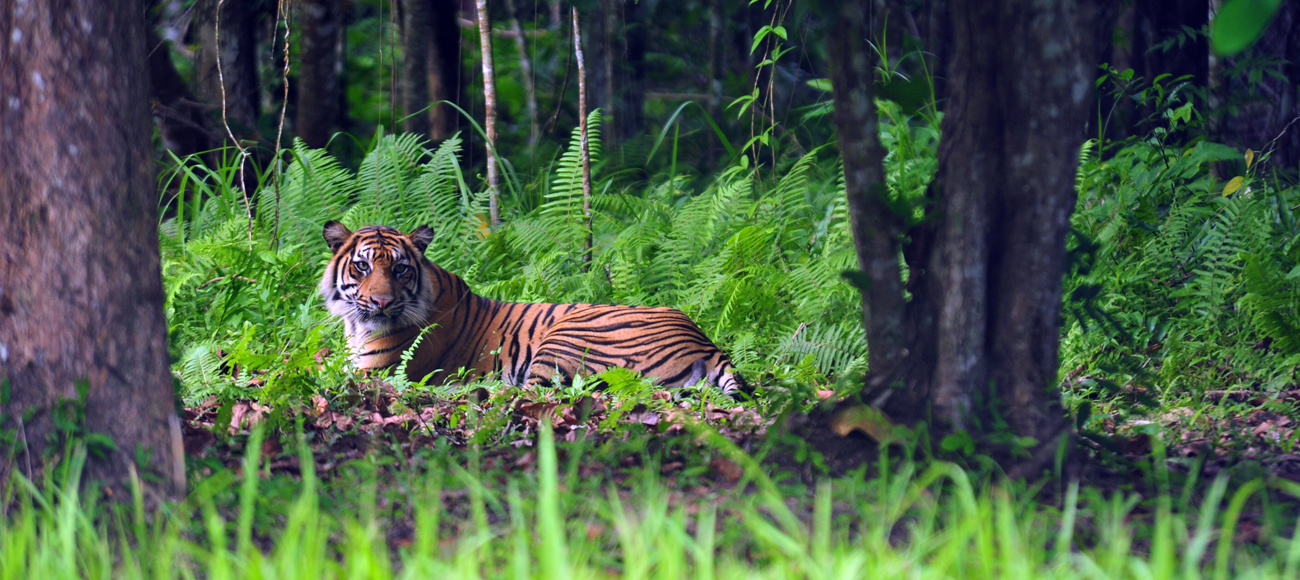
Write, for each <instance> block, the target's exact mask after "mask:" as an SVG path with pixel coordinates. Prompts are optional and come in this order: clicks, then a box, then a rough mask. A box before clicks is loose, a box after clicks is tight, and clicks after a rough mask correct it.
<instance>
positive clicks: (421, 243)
mask: <svg viewBox="0 0 1300 580" xmlns="http://www.w3.org/2000/svg"><path fill="white" fill-rule="evenodd" d="M406 238H407V239H409V240H411V243H412V244H415V249H416V250H419V252H420V254H421V255H423V254H424V250H425V248H428V247H429V244H430V243H432V242H433V229H431V228H430V227H429V226H420V227H418V228H415V231H413V232H411V233H409V234H407V235H406Z"/></svg>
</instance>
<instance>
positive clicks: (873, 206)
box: [827, 1, 907, 386]
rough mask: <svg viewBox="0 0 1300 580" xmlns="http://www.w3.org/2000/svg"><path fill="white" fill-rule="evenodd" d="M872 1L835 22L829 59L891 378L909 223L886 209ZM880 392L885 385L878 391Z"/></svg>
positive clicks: (899, 351) (875, 332)
mask: <svg viewBox="0 0 1300 580" xmlns="http://www.w3.org/2000/svg"><path fill="white" fill-rule="evenodd" d="M868 15H869V8H868V4H867V2H866V1H858V2H854V1H846V2H842V3H841V4H840V5H839V7H838V11H837V12H836V13H834V14H832V16H831V20H832V22H833V23H834V24H832V28H831V32H830V35H829V36H828V37H827V54H828V57H829V59H830V65H831V67H830V69H831V87H832V91H833V98H834V102H835V126H836V129H837V133H838V137H839V149H840V157H841V159H842V160H843V164H844V186H845V193H846V196H847V201H848V207H849V221H850V226H851V227H852V228H853V232H854V236H853V243H854V249H855V250H856V252H857V256H858V268H859V269H860V270H861V271H862V272H863V273H865V274H866V275H867V276H868V277H869V279H870V280H871V285H870V286H869V287H868V288H866V289H865V290H864V292H863V293H862V321H863V325H864V326H865V328H866V330H867V344H868V345H869V346H870V349H869V351H868V352H869V354H868V357H869V360H868V367H869V368H870V369H871V372H872V378H873V379H876V380H879V379H881V378H882V377H891V376H892V375H893V371H894V369H895V367H896V366H897V365H898V364H899V362H901V361H902V359H903V357H904V356H905V353H906V352H907V351H906V346H907V344H906V340H905V339H906V336H905V334H904V326H903V315H904V312H905V310H906V303H905V302H904V300H903V282H902V278H901V276H902V274H901V270H900V267H899V263H898V254H899V250H900V244H901V243H902V241H903V238H902V234H903V231H904V223H903V219H902V217H901V216H899V215H898V214H897V213H895V212H894V211H893V210H892V209H891V208H890V207H889V204H888V203H887V199H886V196H887V195H888V192H887V191H886V189H885V183H884V169H883V162H884V158H885V151H884V148H883V147H881V145H880V141H879V129H878V128H877V117H876V106H875V103H874V102H873V101H872V98H873V90H872V82H873V80H874V78H875V73H874V66H873V65H874V61H873V60H872V58H871V56H870V55H871V48H870V47H869V46H868V45H867V39H869V38H871V35H870V28H869V27H868V24H867V16H868ZM877 386H878V385H877Z"/></svg>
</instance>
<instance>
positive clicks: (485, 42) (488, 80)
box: [475, 0, 501, 228]
mask: <svg viewBox="0 0 1300 580" xmlns="http://www.w3.org/2000/svg"><path fill="white" fill-rule="evenodd" d="M475 7H476V8H477V9H478V37H479V48H480V50H482V51H483V54H482V60H483V109H484V115H483V117H484V119H483V132H484V133H486V137H487V143H486V147H485V148H486V149H487V180H488V213H489V214H490V217H491V220H492V227H493V228H495V227H497V226H498V225H500V224H501V207H500V203H501V174H500V172H499V170H498V168H497V152H496V144H497V81H496V68H495V67H494V66H493V65H492V21H491V20H489V19H488V8H487V0H477V2H476V3H475Z"/></svg>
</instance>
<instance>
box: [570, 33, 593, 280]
mask: <svg viewBox="0 0 1300 580" xmlns="http://www.w3.org/2000/svg"><path fill="white" fill-rule="evenodd" d="M572 10H573V54H574V56H576V57H577V59H578V150H579V156H580V157H581V159H582V225H583V228H584V229H585V230H586V231H587V235H586V240H585V242H584V243H583V245H582V271H583V273H586V272H587V271H588V270H590V269H591V149H590V148H589V142H588V141H587V65H586V63H585V62H584V60H585V59H583V55H582V27H581V26H580V25H579V24H578V9H577V8H576V7H574V8H572Z"/></svg>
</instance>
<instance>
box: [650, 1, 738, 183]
mask: <svg viewBox="0 0 1300 580" xmlns="http://www.w3.org/2000/svg"><path fill="white" fill-rule="evenodd" d="M725 6H726V4H724V3H723V1H722V0H709V116H710V117H713V121H714V122H715V123H716V122H720V121H721V120H722V76H723V74H724V72H723V69H722V61H723V56H722V55H723V51H725V50H726V48H725V47H724V45H723V44H722V23H723V18H725V15H726V8H725ZM629 44H630V42H629ZM707 133H708V135H709V166H710V167H713V166H716V165H717V163H718V137H717V135H714V134H713V132H712V131H707Z"/></svg>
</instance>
